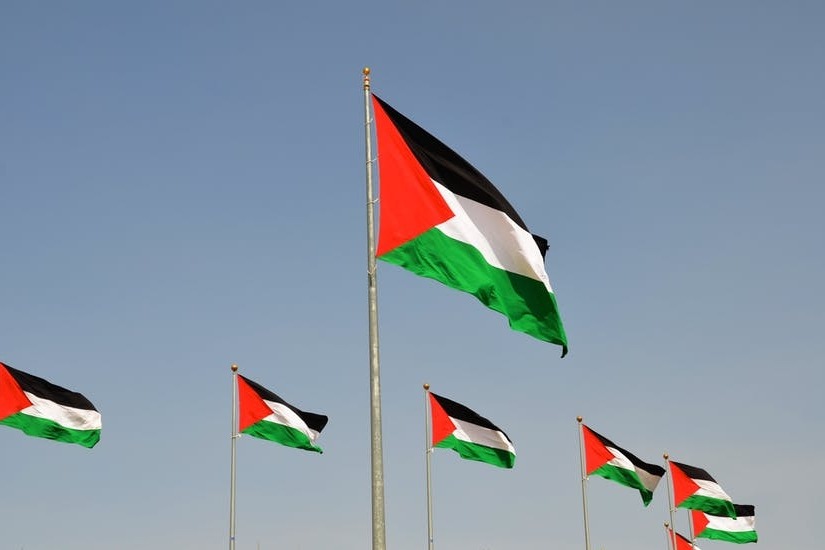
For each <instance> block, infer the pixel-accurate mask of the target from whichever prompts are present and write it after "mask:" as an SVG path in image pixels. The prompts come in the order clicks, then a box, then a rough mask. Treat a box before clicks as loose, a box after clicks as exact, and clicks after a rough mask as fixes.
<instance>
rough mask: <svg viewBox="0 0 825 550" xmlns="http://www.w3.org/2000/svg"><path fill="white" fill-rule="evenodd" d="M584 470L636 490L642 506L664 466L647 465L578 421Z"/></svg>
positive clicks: (645, 503)
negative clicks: (580, 429) (581, 439)
mask: <svg viewBox="0 0 825 550" xmlns="http://www.w3.org/2000/svg"><path fill="white" fill-rule="evenodd" d="M582 437H583V439H584V455H585V471H586V473H587V475H596V476H601V477H603V478H606V479H610V480H612V481H615V482H616V483H619V484H621V485H626V486H627V487H632V488H633V489H638V490H639V493H641V495H642V502H643V503H644V505H645V506H647V505H648V504H650V501H651V500H652V499H653V491H655V490H656V486H657V485H658V484H659V480H661V479H662V476H663V475H665V469H664V468H662V467H661V466H658V465H656V464H648V463H647V462H644V461H643V460H641V459H639V458H638V457H637V456H636V455H634V454H633V453H630V452H628V451H626V450H624V449H622V448H621V447H619V446H618V445H616V444H615V443H613V442H612V441H610V440H609V439H607V438H606V437H604V436H602V435H599V434H597V433H596V432H594V431H593V430H591V429H590V428H588V427H587V426H585V425H584V424H582Z"/></svg>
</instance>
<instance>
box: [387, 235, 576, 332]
mask: <svg viewBox="0 0 825 550" xmlns="http://www.w3.org/2000/svg"><path fill="white" fill-rule="evenodd" d="M380 259H381V260H384V261H386V262H389V263H392V264H396V265H398V266H401V267H403V268H405V269H408V270H410V271H412V272H413V273H415V274H417V275H420V276H422V277H428V278H430V279H435V280H436V281H439V282H441V283H443V284H445V285H447V286H449V287H452V288H455V289H457V290H461V291H464V292H468V293H470V294H472V295H474V296H475V297H476V298H478V299H479V300H480V301H481V302H482V303H483V304H484V305H486V306H487V307H489V308H490V309H492V310H494V311H498V312H499V313H502V314H504V315H505V316H506V317H507V319H508V320H509V323H510V327H511V328H512V329H513V330H517V331H519V332H524V333H526V334H529V335H530V336H533V337H535V338H538V339H540V340H544V341H546V342H551V343H554V344H559V345H562V346H566V345H567V337H566V335H565V333H564V328H563V326H562V323H561V318H560V316H559V314H558V306H557V304H556V297H555V295H554V294H553V293H551V292H550V291H549V290H548V289H547V287H546V286H545V285H544V283H543V282H542V281H538V280H535V279H531V278H530V277H525V276H524V275H518V274H514V273H510V272H508V271H505V270H503V269H500V268H496V267H493V266H491V265H490V264H488V263H487V261H486V260H485V259H484V257H483V256H482V255H481V253H480V252H479V251H478V250H477V249H476V248H475V247H473V246H471V245H468V244H466V243H462V242H460V241H457V240H455V239H452V238H450V237H447V236H446V235H444V233H442V232H441V231H440V230H439V229H437V228H434V229H430V230H429V231H426V232H424V233H422V234H421V235H419V236H418V237H416V238H415V239H413V240H411V241H409V242H407V243H405V244H403V245H401V246H399V247H397V248H395V249H393V250H390V251H389V252H387V253H386V254H384V255H383V256H381V257H380Z"/></svg>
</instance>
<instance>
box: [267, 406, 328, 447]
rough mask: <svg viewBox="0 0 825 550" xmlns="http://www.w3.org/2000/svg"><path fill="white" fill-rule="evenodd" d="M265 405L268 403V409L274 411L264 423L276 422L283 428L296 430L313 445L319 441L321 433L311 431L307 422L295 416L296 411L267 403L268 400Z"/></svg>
mask: <svg viewBox="0 0 825 550" xmlns="http://www.w3.org/2000/svg"><path fill="white" fill-rule="evenodd" d="M264 403H266V406H267V407H269V408H270V409H272V414H270V415H269V416H267V417H266V418H264V419H263V420H264V421H266V422H274V423H275V424H281V425H282V426H288V427H290V428H294V429H296V430H298V431H300V432H301V433H303V434H304V435H306V436H307V437H308V438H309V440H310V441H312V442H313V443H315V440H316V439H318V435H319V432H316V431H315V430H311V429H310V428H309V426H307V425H306V422H304V421H303V419H302V418H301V417H300V416H298V415H297V414H295V411H293V410H292V409H290V408H289V407H287V406H286V405H284V404H283V403H276V402H275V401H267V400H266V399H264Z"/></svg>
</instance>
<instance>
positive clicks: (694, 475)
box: [668, 460, 736, 518]
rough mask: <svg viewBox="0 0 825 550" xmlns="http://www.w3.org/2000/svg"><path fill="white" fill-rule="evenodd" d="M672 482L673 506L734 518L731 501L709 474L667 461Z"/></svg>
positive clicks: (734, 512)
mask: <svg viewBox="0 0 825 550" xmlns="http://www.w3.org/2000/svg"><path fill="white" fill-rule="evenodd" d="M668 464H670V476H671V479H672V480H673V504H674V505H675V506H677V507H678V508H688V509H690V510H701V511H703V512H707V513H709V514H714V515H717V516H727V517H731V518H735V517H736V510H734V508H733V499H731V498H730V496H729V495H728V494H727V493H726V492H725V491H723V490H722V487H720V486H719V484H718V483H716V480H715V479H713V478H712V477H711V476H710V474H709V473H707V472H706V471H705V470H703V469H701V468H696V467H695V466H688V465H687V464H680V463H678V462H673V461H672V460H670V461H668Z"/></svg>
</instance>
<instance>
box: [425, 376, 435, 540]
mask: <svg viewBox="0 0 825 550" xmlns="http://www.w3.org/2000/svg"><path fill="white" fill-rule="evenodd" d="M429 396H430V385H429V384H424V437H425V438H426V442H425V446H424V456H425V458H426V461H427V549H428V550H433V496H432V477H431V475H430V457H431V456H432V454H433V447H432V440H433V437H432V431H431V430H432V425H431V424H430V419H431V418H432V414H430V407H429V405H430V400H429V399H428V397H429Z"/></svg>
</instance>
